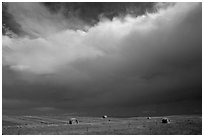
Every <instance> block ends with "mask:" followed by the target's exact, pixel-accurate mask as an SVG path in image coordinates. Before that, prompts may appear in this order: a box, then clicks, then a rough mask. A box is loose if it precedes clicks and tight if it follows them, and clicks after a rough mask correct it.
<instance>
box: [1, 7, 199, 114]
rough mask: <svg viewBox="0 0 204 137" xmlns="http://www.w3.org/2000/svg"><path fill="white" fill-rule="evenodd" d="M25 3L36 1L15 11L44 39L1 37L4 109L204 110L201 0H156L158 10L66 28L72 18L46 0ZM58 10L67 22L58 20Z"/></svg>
mask: <svg viewBox="0 0 204 137" xmlns="http://www.w3.org/2000/svg"><path fill="white" fill-rule="evenodd" d="M19 6H20V7H21V5H16V4H13V5H12V6H11V7H10V9H9V11H15V10H16V7H19ZM26 6H28V7H32V8H31V9H29V10H28V11H27V12H29V11H32V14H31V15H32V18H29V16H26V15H22V13H23V12H22V11H19V8H17V9H18V12H15V13H13V12H12V13H13V14H14V15H13V16H15V20H18V21H19V22H18V23H19V24H21V26H23V25H24V27H22V29H23V30H24V31H25V32H28V33H31V34H35V35H37V36H38V38H36V39H33V38H32V39H30V38H29V37H18V38H9V37H7V36H3V109H4V108H5V109H8V108H12V107H13V108H18V107H19V108H20V107H22V108H36V109H37V110H41V108H42V109H43V108H49V109H53V110H54V109H61V110H69V111H70V110H71V111H72V110H73V111H83V110H84V111H87V110H89V111H90V110H92V109H94V110H96V111H97V112H100V111H103V112H104V111H107V112H110V113H116V112H117V113H118V115H120V113H121V114H124V111H126V110H127V112H126V113H127V114H134V113H136V112H137V113H146V111H151V113H155V114H161V113H164V112H166V113H167V112H175V113H176V112H179V113H181V112H182V110H183V113H187V112H190V113H193V112H195V111H196V112H197V111H201V103H200V102H201V98H202V97H201V94H202V75H201V74H202V49H201V48H202V29H201V28H202V6H201V4H200V3H175V4H168V3H167V4H158V5H156V7H159V10H158V12H157V13H149V14H145V15H143V16H138V17H132V16H124V17H123V19H121V18H113V19H112V20H107V19H102V20H100V22H99V23H97V24H96V25H95V26H92V27H88V29H87V31H86V32H84V31H82V30H76V31H74V30H70V29H65V28H66V27H67V26H64V27H65V28H62V27H60V25H59V24H60V23H62V24H63V21H66V22H67V21H69V19H68V18H67V17H64V15H63V16H62V15H58V14H55V13H52V14H51V13H50V12H48V11H47V10H46V8H45V7H42V4H41V5H38V4H37V5H32V4H31V5H30V4H28V5H27V3H25V5H24V6H23V7H26ZM23 7H22V8H23ZM36 9H38V11H37V12H35V11H36ZM24 10H26V9H23V11H24ZM45 11H46V12H45ZM41 13H42V14H41ZM57 13H58V12H57ZM84 14H85V13H84ZM87 14H88V13H87ZM20 15H21V16H20ZM52 15H53V16H52ZM94 16H95V15H94ZM20 17H21V18H25V20H19V19H20ZM45 17H47V18H46V19H45V20H43V18H45ZM55 17H58V19H59V18H60V19H61V21H62V22H58V23H57V24H58V25H57V26H55V21H56V18H55ZM35 18H40V19H41V21H40V25H42V26H44V25H46V27H45V28H43V29H42V26H39V24H38V23H39V22H38V20H37V19H36V20H35ZM52 20H53V22H52V23H49V22H50V21H52ZM83 20H84V19H83ZM78 21H79V22H80V23H82V24H83V23H84V22H83V21H81V20H78ZM30 22H32V25H31V24H30ZM85 24H86V23H85ZM33 25H35V26H34V27H33ZM71 25H72V24H71ZM53 26H55V27H54V28H53ZM58 26H59V27H58ZM32 27H33V28H32ZM49 28H52V29H51V30H50V29H49ZM41 29H42V30H41ZM62 29H64V30H63V31H62ZM47 30H48V31H47ZM50 31H51V32H52V33H51V34H50ZM36 32H38V33H36ZM25 102H28V103H25ZM12 104H15V105H12ZM176 106H177V108H176ZM165 107H167V108H165ZM187 107H191V109H189V108H187ZM112 108H114V109H112ZM158 108H160V109H158ZM174 108H175V109H174ZM145 109H147V110H145ZM169 109H170V110H169ZM34 110H35V109H34ZM159 110H161V111H162V112H159ZM114 111H115V112H114Z"/></svg>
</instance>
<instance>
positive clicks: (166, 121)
mask: <svg viewBox="0 0 204 137" xmlns="http://www.w3.org/2000/svg"><path fill="white" fill-rule="evenodd" d="M162 123H170V120H169V119H168V118H162Z"/></svg>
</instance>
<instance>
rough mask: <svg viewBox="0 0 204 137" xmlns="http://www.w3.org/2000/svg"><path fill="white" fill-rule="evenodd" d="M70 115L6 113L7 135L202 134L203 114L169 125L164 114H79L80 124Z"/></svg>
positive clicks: (174, 120)
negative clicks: (133, 115) (108, 115)
mask: <svg viewBox="0 0 204 137" xmlns="http://www.w3.org/2000/svg"><path fill="white" fill-rule="evenodd" d="M70 118H71V117H70V116H6V115H3V116H2V120H3V121H2V124H3V126H2V128H3V129H2V133H3V134H9V135H11V134H15V135H17V134H29V135H31V134H34V135H35V134H46V135H50V134H94V135H98V134H99V135H100V134H115V135H119V134H142V135H149V134H151V135H152V134H161V135H164V134H176V135H180V134H202V117H201V116H196V115H189V116H183V115H182V116H167V118H169V119H170V123H169V124H165V123H161V118H162V117H152V118H151V119H147V118H146V117H131V118H112V117H108V118H106V119H102V118H100V117H76V118H77V119H78V120H79V124H73V125H70V124H68V121H69V119H70Z"/></svg>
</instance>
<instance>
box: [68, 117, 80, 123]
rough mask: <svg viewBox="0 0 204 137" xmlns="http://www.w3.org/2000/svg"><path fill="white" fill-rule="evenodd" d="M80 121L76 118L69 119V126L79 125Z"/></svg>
mask: <svg viewBox="0 0 204 137" xmlns="http://www.w3.org/2000/svg"><path fill="white" fill-rule="evenodd" d="M78 123H79V121H78V120H77V119H76V118H70V119H69V124H78Z"/></svg>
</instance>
